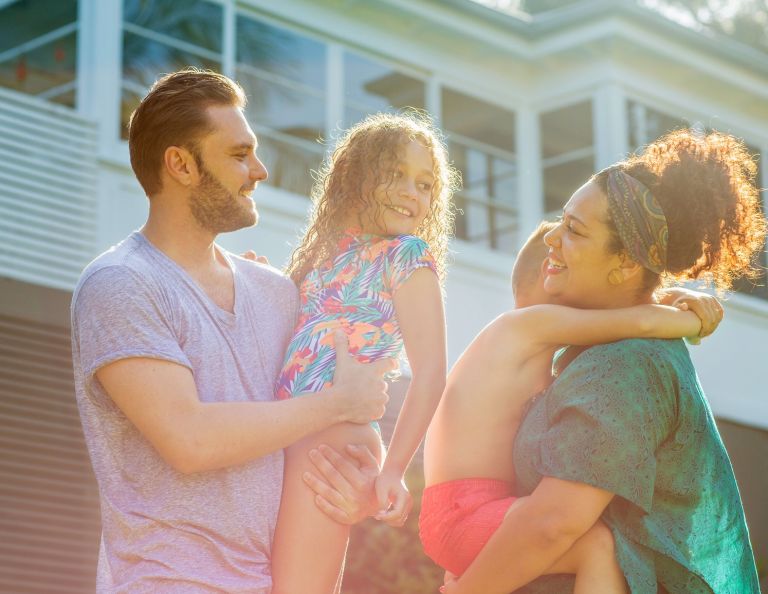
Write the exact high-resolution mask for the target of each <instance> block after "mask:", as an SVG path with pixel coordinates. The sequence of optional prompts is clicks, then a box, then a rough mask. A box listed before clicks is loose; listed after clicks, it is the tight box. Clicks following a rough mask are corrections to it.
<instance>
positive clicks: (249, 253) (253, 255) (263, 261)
mask: <svg viewBox="0 0 768 594" xmlns="http://www.w3.org/2000/svg"><path fill="white" fill-rule="evenodd" d="M240 257H241V258H245V259H246V260H252V261H253V262H259V263H261V264H269V260H267V257H266V256H259V255H258V254H257V253H256V252H254V251H253V250H248V251H247V252H243V253H242V254H240Z"/></svg>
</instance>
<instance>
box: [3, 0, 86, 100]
mask: <svg viewBox="0 0 768 594" xmlns="http://www.w3.org/2000/svg"><path fill="white" fill-rule="evenodd" d="M76 64H77V0H24V1H23V2H11V3H10V4H7V5H6V6H5V7H2V8H0V86H3V87H7V88H10V89H13V90H15V91H20V92H22V93H28V94H30V95H35V96H37V97H41V98H43V99H47V100H49V101H54V102H56V103H61V104H63V105H68V106H70V107H74V106H75V84H76Z"/></svg>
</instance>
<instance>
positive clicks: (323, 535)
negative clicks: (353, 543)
mask: <svg viewBox="0 0 768 594" xmlns="http://www.w3.org/2000/svg"><path fill="white" fill-rule="evenodd" d="M323 443H324V444H327V445H329V446H331V447H332V448H334V449H336V450H338V451H342V450H343V449H344V447H345V446H346V445H347V444H350V443H359V444H363V445H366V446H367V447H368V449H370V450H371V452H373V454H374V455H376V456H380V455H381V441H380V438H379V436H378V434H377V433H376V431H375V430H374V429H373V427H371V426H370V425H355V424H352V423H342V424H339V425H334V426H333V427H330V428H329V429H326V430H325V431H321V432H319V433H316V434H314V435H310V436H309V437H307V438H305V439H303V440H302V441H300V442H298V443H296V444H294V445H293V446H291V447H289V448H288V449H287V450H286V452H285V472H284V478H283V495H282V499H281V501H280V513H279V515H278V520H277V527H276V530H275V542H274V545H273V547H272V579H273V588H272V593H273V594H332V593H333V592H334V591H335V589H336V586H337V582H338V581H339V580H340V577H339V574H340V571H341V568H342V565H343V562H344V555H345V553H346V550H347V541H348V539H349V526H345V525H342V524H339V523H337V522H335V521H334V520H332V519H331V518H329V517H328V516H326V515H325V514H324V513H323V512H322V511H320V510H319V509H318V508H317V506H316V505H315V500H314V499H315V496H314V493H313V492H312V491H311V490H310V489H309V487H307V485H305V484H304V481H303V480H302V475H303V474H304V472H315V467H314V466H313V464H312V462H311V461H310V459H309V451H310V450H311V449H312V448H315V447H317V446H318V445H320V444H323Z"/></svg>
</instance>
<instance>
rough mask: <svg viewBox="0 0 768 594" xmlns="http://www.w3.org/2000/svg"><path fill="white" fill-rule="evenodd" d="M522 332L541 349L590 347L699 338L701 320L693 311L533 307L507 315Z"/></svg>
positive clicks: (641, 307)
mask: <svg viewBox="0 0 768 594" xmlns="http://www.w3.org/2000/svg"><path fill="white" fill-rule="evenodd" d="M505 315H506V316H510V321H511V323H514V324H516V325H517V329H518V331H522V332H526V334H525V336H529V337H530V339H531V340H532V341H535V342H536V343H538V344H539V345H542V344H543V345H547V346H549V345H563V344H572V345H590V344H600V343H605V342H614V341H616V340H623V339H625V338H682V337H684V336H696V335H698V333H699V330H700V329H701V320H700V319H699V317H698V316H697V315H696V314H695V313H693V312H691V311H683V310H681V309H678V308H676V307H669V306H666V305H635V306H633V307H624V308H620V309H576V308H573V307H565V306H562V305H533V306H531V307H524V308H521V309H517V310H514V311H512V312H509V313H508V314H505Z"/></svg>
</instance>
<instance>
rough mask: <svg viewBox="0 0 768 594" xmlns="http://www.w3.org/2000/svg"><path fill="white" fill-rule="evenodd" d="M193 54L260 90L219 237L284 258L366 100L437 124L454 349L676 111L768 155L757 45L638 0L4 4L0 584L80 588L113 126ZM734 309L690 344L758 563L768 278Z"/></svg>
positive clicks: (15, 0) (766, 99)
mask: <svg viewBox="0 0 768 594" xmlns="http://www.w3.org/2000/svg"><path fill="white" fill-rule="evenodd" d="M187 65H197V66H202V67H208V68H213V69H215V70H218V71H221V72H223V73H225V74H228V75H230V76H232V77H234V78H236V79H238V80H239V81H240V82H241V83H242V84H243V86H244V87H245V88H246V90H247V91H248V93H249V95H250V105H249V116H250V119H251V123H252V125H253V126H254V129H255V130H256V132H257V134H258V135H259V137H260V143H261V147H262V148H261V149H260V153H261V156H262V159H263V160H264V161H265V162H266V164H267V167H268V169H269V170H270V180H269V182H268V183H267V184H266V185H262V186H261V187H260V188H259V190H258V192H257V194H256V201H257V204H258V205H259V209H260V211H261V215H262V216H261V220H262V222H261V223H260V225H259V226H258V227H257V228H255V229H248V230H244V231H240V232H237V233H235V234H231V235H229V236H226V237H223V238H222V243H223V244H224V245H225V246H227V247H228V248H230V249H232V250H235V251H243V250H245V249H254V250H256V251H257V252H258V253H261V254H264V255H266V256H268V257H269V259H270V261H271V262H273V263H275V264H277V265H280V264H281V263H283V262H284V261H285V259H286V257H287V255H288V253H289V251H290V247H291V245H292V243H293V242H294V241H295V238H296V236H297V234H298V231H299V229H300V228H301V226H302V222H303V220H304V217H305V215H306V211H307V207H308V204H309V203H308V200H307V195H308V189H309V187H310V184H311V177H310V175H309V173H308V171H309V170H310V169H312V168H316V167H317V166H318V165H319V163H320V161H321V159H322V156H323V152H324V150H325V148H326V145H324V144H320V143H318V142H317V139H318V138H325V139H328V138H333V137H334V134H335V133H336V131H337V130H339V129H340V128H342V127H344V126H346V125H348V124H350V123H352V122H355V121H357V120H358V119H360V117H361V116H363V115H364V114H366V113H369V112H373V111H378V110H384V109H392V108H399V107H403V106H414V107H419V108H423V109H426V110H427V111H429V112H430V113H431V114H432V115H433V116H434V117H435V118H436V120H437V121H438V122H439V124H440V126H441V127H442V128H443V130H444V131H445V133H446V135H447V137H448V140H449V143H450V153H451V157H452V159H453V160H454V162H455V164H456V165H457V166H458V167H459V168H460V169H461V170H462V172H463V176H464V182H465V189H464V191H463V192H462V193H461V195H460V196H458V197H457V204H458V206H459V207H460V208H462V209H463V211H464V214H463V216H461V217H459V219H458V225H457V234H458V238H457V239H456V240H455V241H454V243H453V249H454V252H455V261H454V263H453V265H452V267H451V269H450V271H449V281H448V287H447V299H448V302H447V315H448V327H449V354H450V358H451V360H455V358H456V357H457V356H458V354H459V353H460V352H461V350H462V349H463V347H464V346H466V344H467V343H468V342H469V340H470V339H471V338H472V337H473V336H474V335H475V333H476V332H477V331H478V330H479V329H480V328H481V327H482V326H483V325H484V324H486V323H487V322H488V321H490V319H492V318H493V317H494V316H495V315H496V314H498V313H499V312H501V311H503V310H504V309H506V308H508V307H509V306H510V304H511V296H510V293H509V289H508V275H509V272H510V269H511V266H512V261H513V257H514V253H515V250H516V248H517V246H518V245H519V244H520V242H521V240H522V239H524V238H525V237H526V235H527V234H528V233H529V232H530V231H531V230H532V229H533V228H534V226H535V225H536V224H537V223H538V221H539V220H541V219H542V218H544V217H545V216H548V215H549V214H550V213H554V212H556V211H558V210H559V209H560V207H561V206H562V205H563V204H564V202H565V201H566V200H567V198H568V197H569V196H570V194H571V192H572V191H573V190H574V189H575V188H577V187H578V186H579V185H580V184H581V183H582V182H583V181H584V180H586V179H587V177H588V176H589V175H590V174H591V173H593V172H594V171H596V170H598V169H600V168H602V167H604V166H606V165H608V164H610V163H612V162H614V161H616V160H617V159H620V158H621V157H622V156H623V155H625V154H626V153H627V152H629V151H631V150H634V149H635V148H637V147H639V146H642V145H643V144H644V143H646V142H648V141H650V140H653V139H654V138H655V137H657V136H658V135H659V134H661V133H663V132H664V131H666V130H668V129H670V128H672V127H676V126H678V125H681V124H689V125H696V126H700V127H703V128H716V129H718V130H722V131H727V132H731V133H733V134H735V135H737V136H740V137H743V138H744V139H745V140H746V141H747V143H748V144H749V145H750V146H751V147H752V148H753V149H754V152H755V153H759V154H761V155H762V157H761V159H762V161H761V166H762V170H763V171H764V172H765V171H768V56H766V55H765V54H762V53H760V52H758V51H757V50H753V49H750V48H748V47H746V46H743V45H741V44H739V43H738V42H736V41H734V40H732V39H727V38H721V37H713V36H712V35H707V34H704V33H702V32H697V31H694V30H690V29H686V28H684V27H681V26H679V25H677V24H675V23H672V22H670V21H668V20H666V19H665V18H663V17H661V16H660V15H658V14H656V13H654V12H651V11H650V10H647V9H644V8H641V7H638V6H637V5H636V4H635V3H634V2H631V1H629V0H626V1H624V0H615V1H607V0H604V1H603V0H585V1H583V2H580V3H577V4H575V5H572V6H570V7H566V8H562V9H558V10H554V11H550V12H548V13H544V14H541V15H539V16H537V17H535V18H531V17H530V16H528V15H524V14H511V13H502V12H499V11H495V10H492V9H489V8H487V7H484V6H482V5H480V4H477V3H475V2H473V1H471V0H442V1H439V0H379V1H373V0H321V1H318V0H315V1H313V0H282V1H281V2H273V1H270V0H0V591H9V592H11V591H13V592H21V591H24V592H54V591H56V592H87V591H89V590H91V589H92V579H93V577H92V574H93V570H94V565H95V559H94V555H95V551H96V549H97V540H96V539H97V538H98V509H97V506H96V504H97V500H98V495H97V493H96V491H95V486H94V483H93V479H92V476H91V470H90V464H89V461H88V458H87V454H86V453H85V451H84V448H83V444H82V437H81V430H80V425H79V419H78V417H77V410H76V406H75V401H74V396H73V388H72V381H71V364H70V361H69V337H68V325H69V319H68V307H69V300H70V297H71V290H72V288H73V287H74V285H75V282H76V279H77V277H78V274H79V272H80V270H81V269H82V268H83V266H84V265H85V264H86V263H87V262H88V261H90V260H91V259H92V258H93V257H95V256H96V255H97V254H98V253H100V252H101V251H103V250H104V249H105V248H107V247H108V246H110V245H112V244H113V243H116V242H117V241H119V240H120V239H121V238H122V237H124V236H125V235H126V234H128V233H129V232H130V231H131V230H133V229H135V228H137V227H138V226H139V225H140V224H141V223H142V222H143V220H144V217H145V215H146V210H147V202H146V199H145V198H144V197H143V196H142V192H141V191H140V189H139V186H138V184H137V183H136V182H135V180H134V178H133V175H132V172H131V170H130V166H129V162H128V150H127V145H126V143H125V141H124V137H125V134H124V130H125V128H124V126H125V123H126V121H127V118H128V115H129V114H130V112H131V110H132V109H133V108H134V107H135V105H136V104H137V102H138V100H139V98H140V97H141V96H142V95H143V93H144V92H145V91H146V88H147V87H148V85H149V84H151V83H152V82H153V81H154V79H155V78H156V77H157V76H158V75H159V74H161V73H164V72H169V71H172V70H176V69H177V68H180V67H182V66H187ZM764 180H765V178H764ZM762 183H763V184H766V183H767V182H766V181H763V182H762ZM764 195H765V193H764ZM763 262H765V258H764V259H763ZM763 285H765V278H763ZM726 310H727V313H726V319H725V321H724V322H723V324H722V325H721V328H720V330H719V331H718V333H717V334H716V335H715V336H713V337H712V338H711V339H708V340H707V341H705V343H704V344H703V345H702V346H700V347H696V348H693V349H692V354H693V356H694V360H695V362H696V365H697V369H698V371H699V374H700V377H701V380H702V383H703V385H704V388H705V390H706V392H707V394H708V396H709V397H710V400H711V403H712V407H713V409H714V412H715V414H716V415H717V416H718V418H719V419H720V420H721V428H722V430H723V435H724V437H725V440H726V442H727V445H728V446H729V449H730V452H731V455H732V458H733V461H734V465H735V467H736V471H737V476H738V478H739V481H740V484H741V488H742V492H743V496H744V499H745V504H746V507H747V510H748V518H749V522H750V528H751V530H752V532H753V536H754V540H755V546H756V554H757V556H758V558H763V559H766V558H768V509H766V506H765V505H764V493H765V492H766V491H768V398H766V390H765V379H764V377H763V376H762V372H761V371H760V370H761V369H763V366H764V365H768V358H767V357H766V349H765V346H764V345H765V344H766V343H768V290H767V289H766V287H765V286H762V287H758V288H756V289H753V290H752V291H751V292H750V293H749V294H746V293H737V294H734V295H733V297H731V298H730V299H729V301H728V303H727V304H726Z"/></svg>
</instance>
